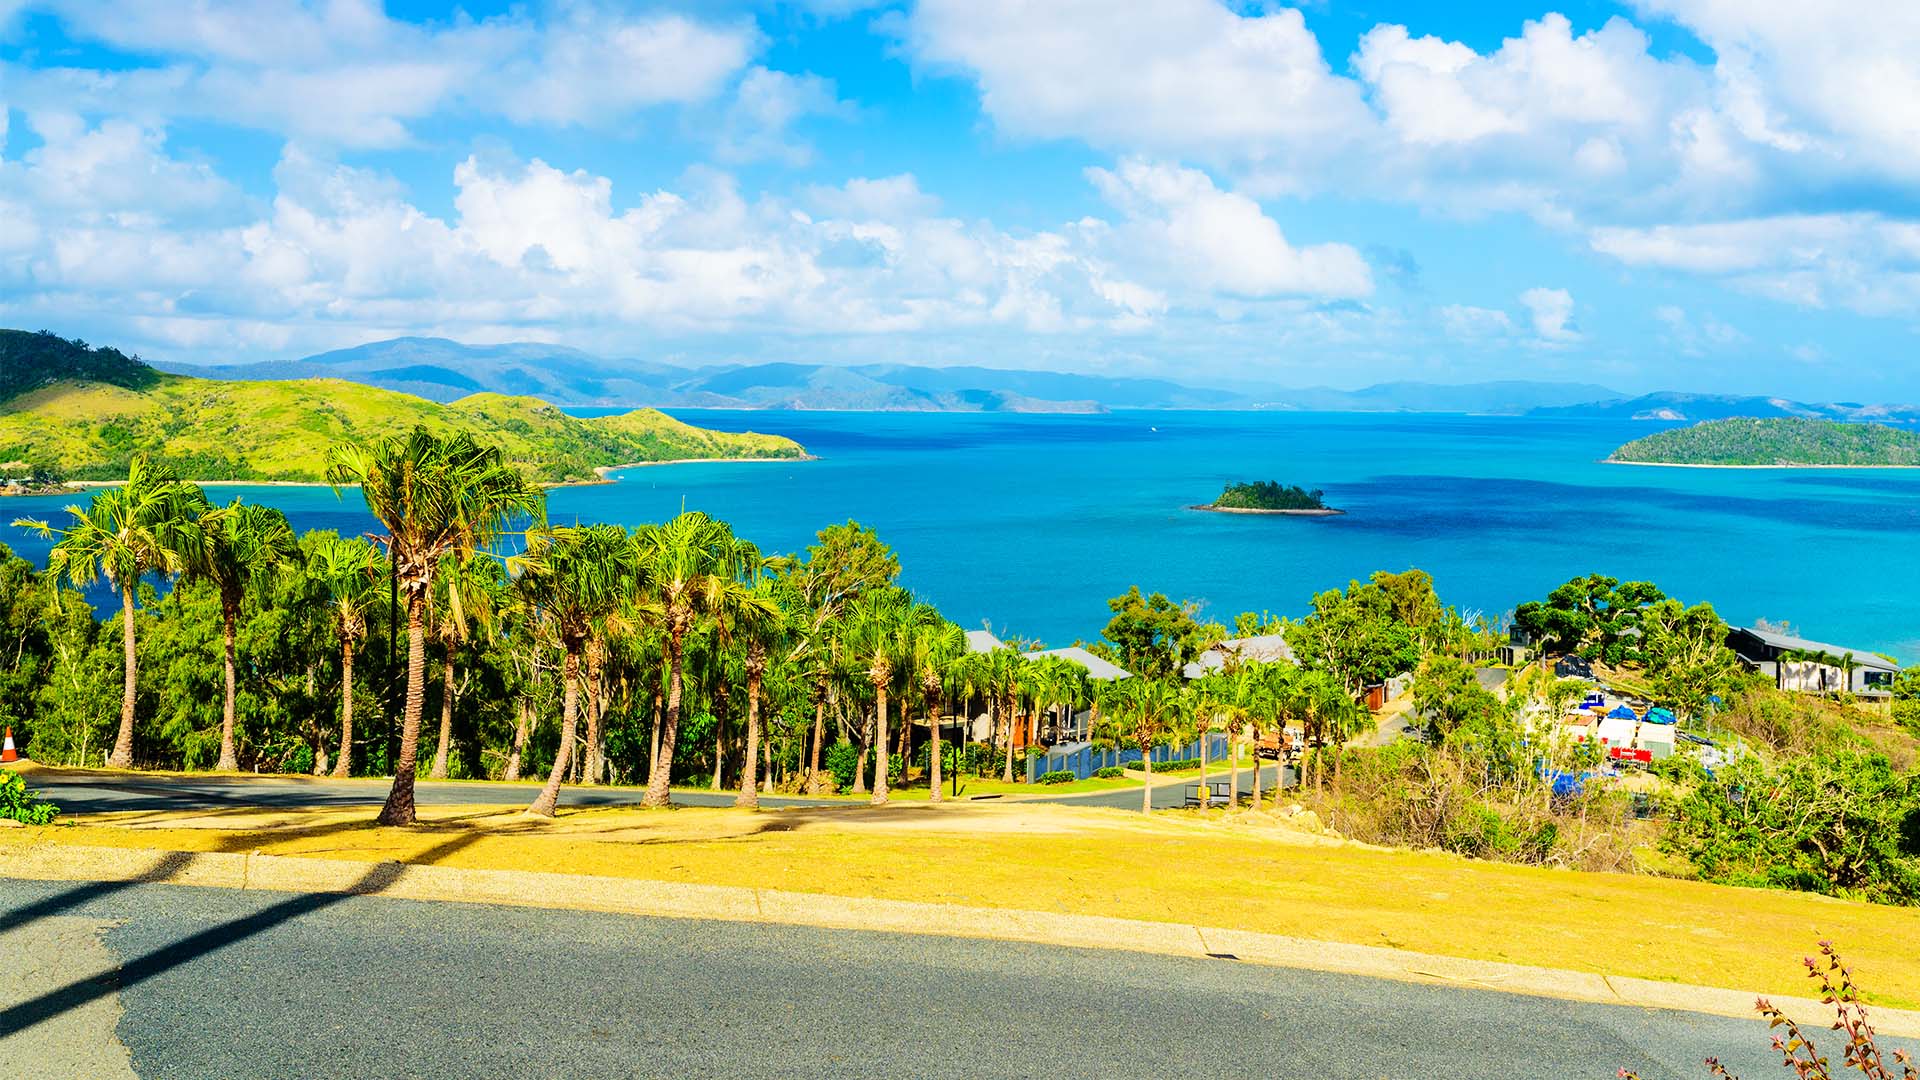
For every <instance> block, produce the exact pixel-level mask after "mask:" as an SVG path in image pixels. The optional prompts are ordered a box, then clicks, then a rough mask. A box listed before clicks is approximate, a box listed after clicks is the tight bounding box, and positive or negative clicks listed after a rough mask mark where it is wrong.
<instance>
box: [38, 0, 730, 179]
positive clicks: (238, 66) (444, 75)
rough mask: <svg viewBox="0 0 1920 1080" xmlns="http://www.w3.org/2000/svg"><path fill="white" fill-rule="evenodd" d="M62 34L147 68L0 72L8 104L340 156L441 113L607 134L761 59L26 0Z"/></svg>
mask: <svg viewBox="0 0 1920 1080" xmlns="http://www.w3.org/2000/svg"><path fill="white" fill-rule="evenodd" d="M29 7H44V8H46V9H47V10H49V11H51V12H52V13H54V14H55V15H57V16H58V17H59V18H60V19H61V20H62V22H63V24H64V25H65V26H66V28H67V29H68V31H69V32H70V33H72V34H73V35H74V36H76V37H79V38H82V39H90V40H95V41H99V42H102V43H104V44H107V45H109V46H111V47H113V48H115V49H118V50H122V51H124V52H127V53H130V54H132V55H133V56H135V57H139V58H144V59H147V60H149V61H151V62H150V63H149V64H148V65H147V66H132V67H117V68H101V69H92V68H60V67H47V68H28V67H24V66H17V65H0V79H4V81H5V82H6V84H7V85H8V87H9V92H10V93H11V94H12V95H13V96H14V98H15V104H16V105H23V106H26V107H29V108H57V109H67V110H79V111H85V112H89V113H111V114H119V115H128V116H133V117H139V118H143V119H146V120H148V121H149V122H153V123H157V122H159V121H161V120H163V119H173V118H177V117H203V118H209V119H213V120H217V121H222V122H226V123H232V124H238V125H241V126H245V127H253V128H259V129H263V130H267V131H271V132H275V133H279V134H283V135H288V136H293V137H297V138H302V139H308V140H315V141H323V142H327V143H332V144H338V145H342V146H356V147H383V146H396V145H402V144H405V143H407V142H408V141H410V139H411V137H412V128H413V126H414V125H415V124H416V123H417V122H418V121H420V120H422V119H423V118H426V117H428V116H432V115H435V114H437V113H440V112H442V111H444V110H449V109H460V110H470V111H477V112H480V113H483V114H487V115H494V116H502V117H505V118H507V119H509V120H511V121H513V122H516V123H522V124H607V123H611V122H613V121H616V120H619V119H621V118H623V117H625V116H628V115H630V114H632V113H633V112H634V111H636V110H639V109H644V108H647V107H650V106H655V105H662V104H682V103H688V102H700V101H707V100H710V99H712V98H714V97H716V96H717V95H719V94H720V93H721V92H722V91H723V90H724V89H725V88H726V87H727V85H728V84H729V83H730V82H731V81H732V80H733V79H734V78H735V77H736V76H737V75H739V74H740V73H741V72H742V71H743V70H745V68H746V67H747V65H748V63H749V62H750V61H751V59H752V56H753V54H754V53H755V52H756V51H757V50H758V49H759V48H760V46H761V40H760V36H759V31H758V30H757V29H756V28H755V27H754V26H753V24H752V23H751V22H734V23H718V22H703V21H700V20H696V19H691V18H688V17H686V16H682V15H675V14H659V13H653V14H624V13H620V12H618V11H616V10H601V9H598V8H595V7H592V6H589V5H585V4H581V5H566V6H563V7H561V8H559V9H558V10H557V14H556V16H555V17H554V18H552V19H551V20H550V21H547V22H544V23H543V22H536V21H534V20H532V19H531V18H529V17H527V16H526V15H525V14H524V13H522V12H521V11H519V10H518V9H513V10H511V11H510V12H509V14H506V15H502V16H499V17H496V18H491V19H486V20H482V21H478V22H476V21H473V20H470V19H467V18H465V17H460V18H457V19H455V20H453V21H451V22H448V23H445V24H441V25H433V26H427V25H421V24H415V23H410V22H404V21H400V20H396V19H391V18H389V17H388V16H387V15H386V14H385V13H384V12H383V11H382V10H381V9H380V6H379V5H377V4H373V3H369V2H367V0H313V2H296V0H264V2H258V3H256V2H232V0H228V2H220V0H202V2H199V3H195V4H192V5H189V6H185V7H182V6H181V5H173V4H157V3H131V2H124V0H32V2H30V4H29Z"/></svg>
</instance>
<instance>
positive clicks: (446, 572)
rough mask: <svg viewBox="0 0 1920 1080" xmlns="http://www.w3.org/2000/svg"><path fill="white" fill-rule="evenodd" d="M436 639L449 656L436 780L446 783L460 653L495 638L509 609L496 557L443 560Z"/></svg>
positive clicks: (436, 606) (443, 666) (436, 608)
mask: <svg viewBox="0 0 1920 1080" xmlns="http://www.w3.org/2000/svg"><path fill="white" fill-rule="evenodd" d="M433 595H434V603H433V611H434V613H435V614H436V615H437V618H436V619H435V625H434V628H433V636H434V637H435V638H436V639H437V640H438V641H439V642H440V646H441V648H442V649H444V650H445V655H444V658H443V659H442V661H441V667H440V674H441V692H440V738H439V739H438V740H437V741H436V742H435V744H434V750H433V770H432V771H431V772H430V773H428V775H429V776H431V777H432V778H433V779H435V780H445V779H446V778H447V755H448V752H449V751H450V750H451V749H452V746H453V708H454V703H455V700H456V698H457V697H458V696H459V692H460V691H459V685H460V684H459V681H458V679H457V677H456V676H457V672H458V669H459V666H460V649H461V647H462V646H463V645H465V644H467V643H468V642H469V641H471V640H473V637H474V635H475V634H476V633H477V634H480V635H481V636H483V637H485V636H491V635H492V633H493V630H494V625H495V621H496V618H497V616H498V614H499V612H500V610H501V609H502V608H503V607H504V606H505V603H506V580H505V575H504V574H503V573H502V572H501V567H500V563H499V562H498V561H497V560H495V559H493V558H491V557H481V556H474V555H467V556H464V557H463V556H462V555H461V554H460V553H459V552H454V553H452V554H449V555H447V556H446V557H445V558H443V559H441V560H440V569H439V572H438V573H437V574H435V575H434V594H433Z"/></svg>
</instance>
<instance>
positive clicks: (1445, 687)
mask: <svg viewBox="0 0 1920 1080" xmlns="http://www.w3.org/2000/svg"><path fill="white" fill-rule="evenodd" d="M1412 694H1413V708H1414V712H1415V713H1417V714H1418V715H1419V716H1420V718H1421V719H1422V720H1425V721H1426V722H1427V723H1428V725H1430V726H1431V727H1432V729H1433V734H1434V741H1435V742H1436V743H1439V742H1444V741H1445V740H1446V738H1447V736H1448V735H1450V734H1452V733H1453V731H1454V730H1455V729H1457V728H1461V727H1464V726H1466V725H1467V724H1469V723H1470V722H1472V721H1473V720H1475V719H1477V718H1479V717H1483V716H1486V715H1489V714H1491V713H1495V712H1498V711H1500V708H1501V705H1500V699H1499V698H1497V697H1495V696H1494V695H1493V692H1492V691H1490V690H1488V689H1487V688H1486V687H1484V686H1481V685H1480V682H1479V680H1477V679H1475V678H1474V677H1473V668H1472V667H1471V666H1470V665H1468V664H1467V663H1466V662H1465V661H1463V660H1459V659H1457V658H1455V657H1451V656H1429V657H1427V658H1426V660H1424V661H1423V662H1421V664H1420V667H1419V670H1417V671H1416V672H1414V676H1413V688H1412Z"/></svg>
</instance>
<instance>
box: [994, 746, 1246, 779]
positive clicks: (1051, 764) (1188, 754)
mask: <svg viewBox="0 0 1920 1080" xmlns="http://www.w3.org/2000/svg"><path fill="white" fill-rule="evenodd" d="M1207 740H1208V742H1207V757H1208V758H1209V759H1211V760H1214V761H1222V762H1224V761H1225V760H1226V759H1227V737H1226V736H1225V735H1223V734H1213V735H1209V736H1207ZM1199 756H1200V740H1199V739H1195V740H1193V741H1192V742H1190V743H1188V744H1187V745H1185V746H1158V747H1155V748H1154V750H1153V754H1152V759H1153V761H1154V762H1155V763H1156V764H1157V763H1159V762H1162V761H1186V760H1190V759H1193V758H1197V757H1199ZM1139 760H1140V751H1138V750H1101V749H1098V748H1096V747H1094V746H1092V745H1090V744H1088V743H1075V744H1073V745H1071V746H1062V747H1056V748H1054V749H1052V750H1049V751H1047V752H1046V753H1044V754H1036V755H1034V756H1032V757H1029V758H1028V759H1027V782H1028V783H1032V782H1033V781H1035V780H1037V779H1039V778H1040V776H1041V774H1043V773H1050V772H1070V773H1072V774H1073V775H1074V776H1076V777H1078V778H1079V779H1081V780H1085V779H1086V778H1087V777H1089V776H1092V775H1093V774H1094V773H1095V772H1096V771H1098V770H1100V769H1104V768H1106V767H1108V766H1109V765H1118V766H1122V767H1125V766H1128V765H1132V764H1135V763H1137V762H1138V761H1139Z"/></svg>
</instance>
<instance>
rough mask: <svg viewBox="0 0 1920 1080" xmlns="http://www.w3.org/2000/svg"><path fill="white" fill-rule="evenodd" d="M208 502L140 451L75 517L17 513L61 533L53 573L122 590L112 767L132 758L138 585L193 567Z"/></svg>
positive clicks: (72, 509)
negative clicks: (59, 522) (118, 480)
mask: <svg viewBox="0 0 1920 1080" xmlns="http://www.w3.org/2000/svg"><path fill="white" fill-rule="evenodd" d="M206 502H207V499H206V496H205V495H204V494H202V493H201V491H200V489H199V488H198V487H195V486H194V485H192V484H189V483H187V482H185V481H183V480H181V479H180V478H179V477H177V476H175V475H174V474H173V473H172V472H171V471H169V470H167V469H166V468H164V467H162V466H158V465H154V464H152V463H150V462H148V461H147V459H146V458H135V459H134V460H133V464H132V465H131V466H130V467H129V468H128V470H127V482H126V484H125V485H124V486H122V487H119V488H109V489H107V490H105V491H102V492H100V493H99V494H97V495H95V496H94V497H93V501H92V502H91V503H89V504H88V505H87V507H86V508H85V509H82V508H80V507H79V506H69V507H67V508H66V509H67V515H68V516H69V517H70V518H71V519H72V521H71V523H70V524H69V525H68V526H67V527H66V528H64V529H55V528H54V527H53V526H52V525H49V524H48V523H47V522H44V521H31V520H28V519H26V518H20V519H16V520H15V521H14V524H15V525H16V526H19V527H21V528H26V529H32V530H33V531H34V532H37V533H39V534H40V535H41V536H44V537H47V538H49V539H52V538H54V537H58V538H59V539H58V540H57V541H56V542H55V543H54V545H53V551H52V553H51V554H49V555H48V556H47V573H48V575H49V576H51V577H54V578H56V579H57V578H62V577H64V578H66V579H67V580H68V581H69V582H72V583H73V585H74V586H75V587H76V588H84V587H86V586H88V585H91V584H93V582H95V581H96V580H98V579H99V578H100V577H101V576H102V575H104V576H105V577H106V579H107V581H108V582H110V583H112V584H113V585H114V586H116V587H117V588H119V590H120V620H121V628H120V632H121V639H122V641H121V644H122V645H123V647H124V648H125V650H126V667H125V673H126V684H125V687H124V689H123V692H122V695H121V699H120V733H119V735H118V736H116V737H115V738H114V741H113V752H112V753H111V754H109V755H107V766H108V767H109V768H114V769H125V768H128V767H130V766H132V764H133V703H134V687H135V671H136V666H137V660H136V657H135V655H134V626H133V622H134V620H133V600H134V590H135V588H136V587H137V586H138V585H139V584H140V579H141V578H142V577H145V576H146V575H148V574H151V573H161V574H169V575H171V574H178V573H180V572H181V571H182V570H184V569H186V567H187V564H188V562H189V560H190V558H191V556H192V554H193V553H194V552H195V551H197V550H199V548H200V546H201V544H202V543H203V542H204V541H203V539H202V537H201V536H200V535H199V519H200V514H201V512H202V511H203V510H204V509H205V507H206Z"/></svg>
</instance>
